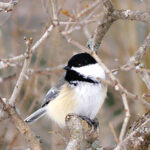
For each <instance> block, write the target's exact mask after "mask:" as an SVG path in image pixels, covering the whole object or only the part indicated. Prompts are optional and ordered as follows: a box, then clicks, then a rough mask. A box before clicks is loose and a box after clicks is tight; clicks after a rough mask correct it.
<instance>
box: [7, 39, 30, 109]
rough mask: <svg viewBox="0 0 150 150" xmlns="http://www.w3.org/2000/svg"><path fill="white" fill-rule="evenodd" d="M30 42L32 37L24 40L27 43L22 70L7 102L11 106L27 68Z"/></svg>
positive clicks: (13, 103)
mask: <svg viewBox="0 0 150 150" xmlns="http://www.w3.org/2000/svg"><path fill="white" fill-rule="evenodd" d="M31 43H32V39H29V40H26V45H27V52H26V54H27V56H26V58H25V61H24V65H23V68H22V71H21V73H20V76H19V78H18V80H17V83H16V85H15V88H14V91H13V93H12V95H11V97H10V99H9V104H11V105H12V106H13V105H15V101H16V98H17V96H18V94H19V92H20V89H21V87H22V84H23V81H24V77H25V75H26V73H27V70H28V68H29V64H30V60H31V48H30V47H31Z"/></svg>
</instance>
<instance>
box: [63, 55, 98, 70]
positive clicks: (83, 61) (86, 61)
mask: <svg viewBox="0 0 150 150" xmlns="http://www.w3.org/2000/svg"><path fill="white" fill-rule="evenodd" d="M95 63H97V62H96V60H95V59H94V58H93V57H92V56H91V55H90V54H88V53H79V54H76V55H74V56H72V57H71V59H70V60H69V61H68V65H67V66H66V67H65V68H66V69H65V70H68V69H69V68H71V67H82V66H86V65H90V64H95Z"/></svg>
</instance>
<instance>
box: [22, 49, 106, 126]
mask: <svg viewBox="0 0 150 150" xmlns="http://www.w3.org/2000/svg"><path fill="white" fill-rule="evenodd" d="M64 70H65V74H64V75H63V76H62V77H61V79H60V80H59V81H58V83H57V84H56V85H55V86H54V87H52V88H51V89H50V90H49V91H48V92H47V94H46V96H45V99H44V101H43V103H42V105H41V108H39V109H38V110H37V111H35V112H33V113H32V114H31V115H30V116H29V117H27V118H26V119H25V120H24V121H25V122H26V123H31V122H34V121H36V120H38V119H39V118H41V117H42V116H44V115H48V116H49V117H50V119H51V120H52V121H54V122H55V123H56V124H58V125H59V126H60V127H61V128H63V127H65V126H66V124H65V118H66V116H67V115H68V114H70V113H73V114H76V115H78V116H79V117H81V118H82V119H83V120H86V121H87V122H88V123H89V124H90V125H91V124H92V125H94V124H95V121H94V119H95V117H96V115H97V114H98V112H99V110H100V109H101V107H102V105H103V103H104V100H105V98H106V95H107V85H105V84H104V83H102V82H100V81H99V80H98V78H101V79H103V80H106V74H105V71H104V70H103V68H102V67H101V66H100V65H99V64H98V62H97V61H96V60H95V59H94V57H92V56H91V55H90V54H89V53H86V52H82V53H78V54H75V55H73V56H72V57H71V58H70V59H69V61H68V63H67V65H66V66H65V67H64ZM95 125H97V124H95Z"/></svg>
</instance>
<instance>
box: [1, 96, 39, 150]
mask: <svg viewBox="0 0 150 150" xmlns="http://www.w3.org/2000/svg"><path fill="white" fill-rule="evenodd" d="M0 104H1V105H2V106H3V110H4V111H5V112H6V113H7V114H8V115H9V117H10V118H11V120H12V121H13V123H14V125H15V126H16V128H17V129H18V130H19V132H20V133H21V134H22V135H23V136H24V137H25V139H26V141H27V142H28V143H29V145H30V148H31V149H32V150H42V148H41V146H40V143H39V141H38V140H37V139H36V138H35V136H34V135H33V133H32V131H31V130H30V128H29V126H28V125H27V124H26V123H25V122H24V121H23V119H22V118H21V117H20V116H19V115H18V113H17V112H16V109H15V107H13V106H11V105H9V104H7V103H5V102H4V101H3V100H2V98H0Z"/></svg>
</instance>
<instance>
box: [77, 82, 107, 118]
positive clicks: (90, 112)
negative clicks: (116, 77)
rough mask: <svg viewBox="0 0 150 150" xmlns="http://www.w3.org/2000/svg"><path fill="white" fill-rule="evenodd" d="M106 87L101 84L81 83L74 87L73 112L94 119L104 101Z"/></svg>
mask: <svg viewBox="0 0 150 150" xmlns="http://www.w3.org/2000/svg"><path fill="white" fill-rule="evenodd" d="M106 92H107V87H106V86H104V85H103V84H101V83H99V84H91V83H81V84H79V85H78V86H77V87H75V93H76V100H77V105H76V110H75V113H76V114H79V115H83V116H87V117H89V118H90V119H94V118H95V117H96V115H97V113H98V111H99V110H100V108H101V106H102V104H103V103H104V100H105V97H106Z"/></svg>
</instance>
